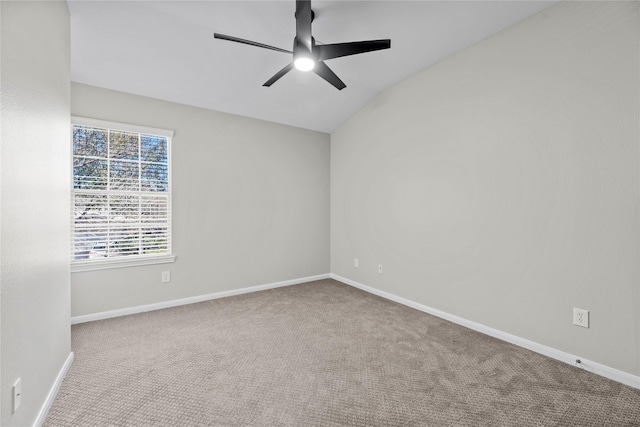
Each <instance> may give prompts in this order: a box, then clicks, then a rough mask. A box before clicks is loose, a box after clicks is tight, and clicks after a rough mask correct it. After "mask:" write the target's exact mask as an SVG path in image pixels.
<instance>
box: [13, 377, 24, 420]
mask: <svg viewBox="0 0 640 427" xmlns="http://www.w3.org/2000/svg"><path fill="white" fill-rule="evenodd" d="M20 402H22V380H21V379H20V378H18V380H17V381H16V382H15V383H13V412H16V411H17V410H18V407H19V406H20Z"/></svg>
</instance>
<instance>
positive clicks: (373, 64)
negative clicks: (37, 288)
mask: <svg viewBox="0 0 640 427" xmlns="http://www.w3.org/2000/svg"><path fill="white" fill-rule="evenodd" d="M553 3H555V1H400V0H393V1H314V2H312V8H313V10H314V12H315V20H314V22H313V25H312V31H313V35H314V37H315V38H316V41H317V42H318V43H339V42H348V41H359V40H369V39H385V38H390V39H391V49H389V50H383V51H378V52H370V53H365V54H361V55H354V56H349V57H343V58H336V59H333V60H328V61H327V62H326V63H327V65H329V67H331V69H333V71H335V73H336V74H337V75H338V76H339V77H340V78H341V79H342V80H343V81H344V82H345V84H346V85H347V87H346V88H345V89H343V90H342V91H338V90H336V89H335V88H334V87H333V86H331V85H330V84H328V83H327V82H325V81H324V80H322V79H321V78H320V77H318V76H317V75H315V74H313V73H303V72H301V71H297V70H293V71H291V72H290V73H289V74H287V75H286V76H284V77H283V78H282V79H280V80H279V81H278V82H276V83H275V84H274V85H273V86H271V87H270V88H266V87H263V86H262V84H263V83H264V82H265V81H267V79H269V78H270V77H271V76H272V75H273V74H275V73H276V72H277V71H278V70H280V69H281V68H282V67H284V66H285V65H287V64H288V63H289V62H290V61H291V58H290V57H289V56H288V55H287V54H285V53H280V52H276V51H272V50H267V49H260V48H256V47H253V46H248V45H243V44H238V43H231V42H228V41H223V40H216V39H214V38H213V33H214V32H218V33H223V34H226V35H232V36H235V37H240V38H244V39H249V40H253V41H257V42H260V43H264V44H268V45H272V46H277V47H281V48H284V49H287V50H291V48H292V44H293V38H294V36H295V20H294V11H295V2H294V1H293V0H287V1H269V0H263V1H115V0H111V1H73V0H69V1H68V4H69V10H70V12H71V77H72V80H73V81H76V82H80V83H86V84H90V85H94V86H100V87H105V88H109V89H114V90H119V91H123V92H129V93H134V94H138V95H144V96H149V97H153V98H159V99H164V100H169V101H174V102H179V103H183V104H188V105H193V106H198V107H204V108H209V109H212V110H217V111H224V112H228V113H233V114H240V115H243V116H248V117H253V118H257V119H263V120H269V121H272V122H276V123H283V124H287V125H292V126H297V127H302V128H306V129H312V130H318V131H322V132H332V131H333V130H335V129H336V128H337V127H338V126H340V124H342V123H343V122H344V121H345V120H346V119H347V118H349V117H350V116H351V115H352V114H354V113H355V112H356V111H358V110H359V109H360V108H361V107H362V106H363V105H364V104H365V103H366V102H367V101H369V100H370V99H371V98H372V97H374V96H375V95H377V94H378V93H380V92H381V91H383V90H384V89H386V88H388V87H390V86H392V85H394V84H396V83H398V82H400V81H402V80H404V79H406V78H407V77H409V76H411V75H413V74H415V73H416V72H418V71H420V70H422V69H424V68H427V67H429V66H431V65H433V64H435V63H437V62H439V61H441V60H442V59H444V58H446V57H448V56H451V55H453V54H455V53H457V52H459V51H461V50H462V49H464V48H466V47H468V46H471V45H473V44H475V43H478V42H479V41H481V40H483V39H485V38H487V37H488V36H490V35H492V34H495V33H497V32H499V31H501V30H503V29H505V28H507V27H510V26H512V25H514V24H516V23H517V22H519V21H522V20H523V19H526V18H527V17H529V16H531V15H533V14H535V13H537V12H539V11H541V10H542V9H544V8H546V7H548V6H550V5H551V4H553Z"/></svg>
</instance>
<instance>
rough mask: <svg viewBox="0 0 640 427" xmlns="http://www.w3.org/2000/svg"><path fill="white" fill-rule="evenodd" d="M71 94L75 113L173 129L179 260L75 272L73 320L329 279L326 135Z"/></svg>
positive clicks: (84, 90)
mask: <svg viewBox="0 0 640 427" xmlns="http://www.w3.org/2000/svg"><path fill="white" fill-rule="evenodd" d="M71 94H72V95H71V110H72V114H74V115H78V116H84V117H92V118H97V119H103V120H110V121H117V122H124V123H133V124H138V125H144V126H151V127H157V128H164V129H172V130H174V131H175V136H174V138H173V143H172V144H173V147H172V167H173V177H172V181H173V182H172V184H173V252H174V254H175V255H176V256H177V259H176V261H175V263H173V264H161V265H153V266H144V267H130V268H123V269H113V270H100V271H92V272H78V273H72V278H71V312H72V316H79V315H86V314H92V313H98V312H102V311H108V310H114V309H121V308H127V307H134V306H139V305H145V304H152V303H157V302H164V301H170V300H174V299H181V298H187V297H192V296H199V295H206V294H210V293H216V292H221V291H227V290H233V289H239V288H244V287H250V286H257V285H262V284H268V283H274V282H279V281H284V280H290V279H297V278H303V277H308V276H313V275H318V274H326V273H329V148H330V143H329V135H328V134H324V133H319V132H314V131H309V130H304V129H299V128H293V127H289V126H284V125H278V124H274V123H269V122H265V121H260V120H255V119H249V118H245V117H240V116H235V115H230V114H224V113H219V112H215V111H211V110H205V109H201V108H196V107H190V106H186V105H181V104H175V103H171V102H166V101H160V100H156V99H151V98H145V97H141V96H137V95H131V94H125V93H122V92H115V91H111V90H107V89H101V88H96V87H92V86H87V85H82V84H76V83H73V84H72V87H71ZM247 102H250V100H247ZM166 270H170V271H171V282H170V283H161V282H160V276H161V272H162V271H166Z"/></svg>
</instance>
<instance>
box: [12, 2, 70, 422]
mask: <svg viewBox="0 0 640 427" xmlns="http://www.w3.org/2000/svg"><path fill="white" fill-rule="evenodd" d="M0 8H1V10H2V27H1V28H2V29H1V31H2V65H1V86H2V94H1V105H2V131H1V137H2V152H1V155H2V157H1V165H0V170H1V175H0V179H1V187H0V196H1V205H0V206H1V209H0V212H1V217H0V220H1V234H0V248H1V262H0V264H1V265H0V272H1V275H0V283H1V292H2V294H1V297H2V298H1V300H2V302H1V307H2V330H1V333H2V335H1V337H2V360H1V361H2V368H1V378H2V379H1V383H0V394H1V395H2V399H1V400H2V404H1V408H2V418H1V420H0V424H2V425H3V426H27V425H32V424H33V423H34V421H35V420H36V418H37V416H38V413H39V412H40V410H41V408H42V407H43V405H44V403H45V401H46V397H47V394H48V393H49V391H50V390H51V388H52V386H53V384H54V381H55V379H56V376H57V375H58V373H59V371H60V370H61V368H62V366H63V364H64V363H65V360H66V359H67V357H68V356H69V352H70V333H69V281H70V278H69V262H68V255H67V254H68V252H69V250H68V248H69V217H70V207H69V182H70V179H69V161H70V160H69V135H70V132H69V111H70V95H69V85H70V84H69V78H70V77H69V12H68V9H67V5H66V3H65V2H63V1H62V2H53V1H50V2H24V1H23V2H8V1H2V2H0ZM18 377H20V378H22V404H21V406H20V408H19V409H18V411H17V412H16V413H15V414H12V413H11V412H12V410H11V405H12V393H11V387H12V385H13V383H14V381H15V380H16V379H17V378H18Z"/></svg>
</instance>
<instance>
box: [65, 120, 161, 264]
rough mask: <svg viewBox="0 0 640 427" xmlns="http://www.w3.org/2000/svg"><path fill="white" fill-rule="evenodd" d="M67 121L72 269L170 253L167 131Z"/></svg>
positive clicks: (113, 124)
mask: <svg viewBox="0 0 640 427" xmlns="http://www.w3.org/2000/svg"><path fill="white" fill-rule="evenodd" d="M72 123H73V125H72V128H73V140H72V145H73V190H72V193H73V224H72V249H71V261H72V266H73V265H81V264H87V265H95V264H105V263H106V264H109V263H111V264H113V262H112V261H113V260H114V259H116V258H117V259H120V260H122V259H123V257H126V258H127V259H128V260H140V259H147V258H153V257H166V256H167V255H170V254H171V176H170V174H171V170H170V148H171V137H172V135H173V133H172V132H171V131H165V130H160V129H150V128H142V127H138V126H133V125H125V124H119V123H111V122H104V121H98V120H92V119H84V118H78V117H73V118H72ZM113 265H116V264H113Z"/></svg>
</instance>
